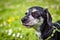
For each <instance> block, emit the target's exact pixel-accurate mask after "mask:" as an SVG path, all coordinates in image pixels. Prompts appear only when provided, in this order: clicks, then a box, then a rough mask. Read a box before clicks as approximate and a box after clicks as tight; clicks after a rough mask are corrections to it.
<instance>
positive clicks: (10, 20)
mask: <svg viewBox="0 0 60 40" xmlns="http://www.w3.org/2000/svg"><path fill="white" fill-rule="evenodd" d="M14 20H15V18H14V17H11V18H9V19H8V20H7V22H8V23H11V22H12V21H14Z"/></svg>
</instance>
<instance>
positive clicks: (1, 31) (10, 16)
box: [0, 0, 60, 40]
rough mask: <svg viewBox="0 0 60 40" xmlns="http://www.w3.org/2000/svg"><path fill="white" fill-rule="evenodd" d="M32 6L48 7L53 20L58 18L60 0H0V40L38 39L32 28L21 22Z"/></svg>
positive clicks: (59, 16)
mask: <svg viewBox="0 0 60 40" xmlns="http://www.w3.org/2000/svg"><path fill="white" fill-rule="evenodd" d="M32 6H41V7H43V8H48V10H49V12H50V13H51V15H52V19H53V22H56V21H57V20H59V19H60V0H0V40H39V39H38V38H37V37H36V34H35V30H34V29H33V28H30V29H27V28H25V27H24V26H23V25H22V24H21V18H22V17H23V16H25V15H24V13H25V12H26V11H27V9H28V8H30V7H32Z"/></svg>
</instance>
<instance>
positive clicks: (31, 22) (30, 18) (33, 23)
mask: <svg viewBox="0 0 60 40" xmlns="http://www.w3.org/2000/svg"><path fill="white" fill-rule="evenodd" d="M29 21H30V22H29V23H27V24H26V25H35V24H37V23H38V22H39V20H38V19H35V18H33V17H32V16H31V15H30V16H29Z"/></svg>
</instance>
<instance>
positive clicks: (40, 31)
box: [36, 21, 53, 39]
mask: <svg viewBox="0 0 60 40" xmlns="http://www.w3.org/2000/svg"><path fill="white" fill-rule="evenodd" d="M52 30H53V29H52V27H51V26H49V25H48V24H47V22H46V21H44V22H43V24H42V25H40V27H37V29H36V31H37V36H38V37H40V36H41V37H40V38H41V39H46V38H47V37H48V36H49V35H50V34H51V33H52Z"/></svg>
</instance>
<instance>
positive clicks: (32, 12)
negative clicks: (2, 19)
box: [22, 6, 52, 27]
mask: <svg viewBox="0 0 60 40" xmlns="http://www.w3.org/2000/svg"><path fill="white" fill-rule="evenodd" d="M44 21H46V22H47V23H48V25H50V24H51V22H52V18H51V15H50V14H49V12H48V10H47V9H44V8H42V7H38V6H34V7H31V8H29V9H28V10H27V12H26V13H25V16H24V17H23V18H22V24H23V25H24V26H26V27H33V26H40V25H42V24H43V22H44Z"/></svg>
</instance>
